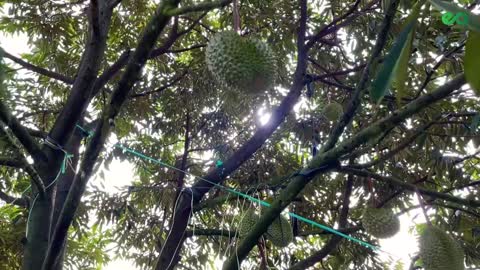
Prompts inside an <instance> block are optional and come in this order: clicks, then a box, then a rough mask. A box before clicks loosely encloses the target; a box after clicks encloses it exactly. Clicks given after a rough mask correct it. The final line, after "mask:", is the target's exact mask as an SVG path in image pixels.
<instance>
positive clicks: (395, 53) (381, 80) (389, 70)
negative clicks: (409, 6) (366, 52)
mask: <svg viewBox="0 0 480 270" xmlns="http://www.w3.org/2000/svg"><path fill="white" fill-rule="evenodd" d="M415 22H416V20H412V21H410V22H409V23H408V24H407V25H406V26H405V27H404V28H403V30H402V32H400V35H399V36H398V38H397V40H395V44H393V47H392V49H391V50H390V52H389V53H388V55H387V56H386V57H385V61H384V62H383V64H382V67H381V69H380V71H379V72H378V73H377V76H376V78H375V80H374V81H373V83H372V87H371V88H370V97H371V98H372V99H373V100H374V101H375V102H376V103H377V104H378V103H380V101H381V100H382V98H383V96H385V93H386V92H387V89H388V87H390V84H391V83H392V79H393V76H394V75H395V73H394V69H395V67H396V66H397V64H398V62H399V59H400V54H401V52H402V50H403V48H404V47H405V46H406V44H407V40H408V35H409V34H410V32H411V30H412V28H413V26H414V24H415Z"/></svg>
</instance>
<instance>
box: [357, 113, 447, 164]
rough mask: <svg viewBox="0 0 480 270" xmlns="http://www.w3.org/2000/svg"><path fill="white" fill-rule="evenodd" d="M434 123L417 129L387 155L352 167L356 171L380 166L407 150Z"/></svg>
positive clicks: (432, 122)
mask: <svg viewBox="0 0 480 270" xmlns="http://www.w3.org/2000/svg"><path fill="white" fill-rule="evenodd" d="M439 117H440V116H439ZM434 123H435V122H434V121H431V122H429V123H427V124H425V125H423V126H421V127H419V128H418V129H416V130H415V131H414V133H413V134H412V135H411V136H410V137H408V138H407V139H405V140H403V142H402V143H400V144H399V145H398V146H397V147H395V148H394V149H392V150H390V151H388V153H386V154H385V155H383V156H380V157H379V158H378V159H376V160H373V161H370V162H367V163H365V164H359V165H353V166H352V167H354V168H357V169H363V168H368V167H372V166H375V165H377V164H380V163H382V162H384V161H386V160H388V159H389V158H391V157H393V156H395V155H396V154H398V153H399V152H401V151H402V150H403V149H405V148H407V147H408V146H409V145H410V144H411V143H412V142H413V141H415V139H417V138H418V137H419V136H420V135H422V134H424V133H425V131H426V130H427V129H428V128H429V127H431V126H432V125H433V124H434Z"/></svg>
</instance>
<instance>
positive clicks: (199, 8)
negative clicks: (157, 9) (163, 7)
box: [167, 0, 232, 17]
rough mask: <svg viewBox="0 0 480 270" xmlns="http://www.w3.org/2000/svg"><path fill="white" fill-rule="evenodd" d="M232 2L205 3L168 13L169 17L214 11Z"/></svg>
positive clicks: (225, 0) (223, 0) (228, 0)
mask: <svg viewBox="0 0 480 270" xmlns="http://www.w3.org/2000/svg"><path fill="white" fill-rule="evenodd" d="M231 2H232V0H222V1H215V2H205V3H200V4H197V5H194V6H186V7H177V8H174V9H171V10H169V11H168V14H167V15H168V16H172V17H173V16H178V15H183V14H186V13H189V12H199V11H206V10H212V9H214V8H221V7H224V6H226V5H228V4H230V3H231Z"/></svg>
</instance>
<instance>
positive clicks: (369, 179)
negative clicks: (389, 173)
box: [367, 178, 378, 208]
mask: <svg viewBox="0 0 480 270" xmlns="http://www.w3.org/2000/svg"><path fill="white" fill-rule="evenodd" d="M367 182H368V191H370V193H371V194H372V197H371V203H372V205H373V207H375V208H377V205H378V201H377V198H376V196H375V192H374V191H373V181H372V178H368V180H367Z"/></svg>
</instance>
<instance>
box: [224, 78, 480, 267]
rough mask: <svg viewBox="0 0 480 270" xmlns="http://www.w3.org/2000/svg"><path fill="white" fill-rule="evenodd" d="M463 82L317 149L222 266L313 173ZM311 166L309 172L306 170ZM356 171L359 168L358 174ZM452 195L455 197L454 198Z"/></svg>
mask: <svg viewBox="0 0 480 270" xmlns="http://www.w3.org/2000/svg"><path fill="white" fill-rule="evenodd" d="M465 83H466V81H465V76H464V75H463V73H462V74H460V75H458V76H457V77H455V78H454V79H453V80H452V81H449V82H447V83H446V84H444V85H443V86H441V87H439V88H437V90H435V91H433V92H431V93H429V94H428V95H425V96H422V97H420V98H418V99H416V100H414V101H412V102H411V103H410V104H408V105H406V106H405V107H404V108H403V109H402V110H397V111H395V112H393V113H392V115H390V116H389V117H386V118H383V119H380V120H378V121H377V122H375V123H373V124H372V125H371V126H369V127H367V128H365V129H363V130H361V131H360V132H358V133H357V134H356V135H355V136H353V137H352V138H350V139H347V140H345V141H343V142H341V143H340V144H338V145H337V146H336V147H335V148H332V149H330V150H328V151H327V152H321V153H319V154H317V155H316V156H315V157H314V158H313V159H312V161H311V162H310V163H309V164H308V166H307V167H306V168H304V169H303V170H301V172H300V173H299V174H298V175H297V176H295V177H293V178H292V179H291V181H290V183H289V184H288V186H287V187H286V188H285V189H283V190H282V192H281V193H280V194H279V195H278V197H277V199H276V200H275V201H274V202H273V203H272V204H271V205H270V207H269V208H268V209H266V211H265V213H264V214H263V215H262V216H261V217H260V219H259V220H258V222H257V223H256V224H255V226H253V228H252V229H251V230H250V233H249V234H248V235H247V236H245V238H244V240H243V241H242V242H241V243H240V244H239V245H238V247H237V250H236V254H235V255H236V257H230V258H229V259H228V260H227V262H226V264H225V265H224V269H228V270H230V269H237V266H238V265H237V261H240V262H241V261H242V260H243V259H244V258H245V257H246V256H247V254H248V253H249V252H250V250H251V249H252V248H253V246H254V244H255V243H256V242H255V241H256V240H257V239H258V238H259V237H260V236H261V235H262V234H263V233H264V232H265V231H266V230H267V228H268V227H269V226H270V224H272V222H273V221H274V220H275V219H276V218H277V217H278V215H279V214H280V213H281V212H282V210H283V209H285V207H287V206H288V205H289V204H290V203H291V202H292V200H293V199H295V198H296V197H297V196H298V194H299V193H300V192H301V191H302V190H303V188H304V187H305V186H306V185H307V184H308V183H309V182H310V180H311V179H312V178H313V177H314V176H315V175H317V174H319V173H323V172H325V170H328V169H331V168H336V167H338V165H335V164H338V159H340V158H341V157H342V156H343V155H346V154H348V153H350V152H351V151H352V150H353V149H355V148H357V147H358V146H360V145H362V144H364V143H367V142H368V141H370V140H372V138H375V137H376V136H377V135H379V134H381V133H382V132H383V131H385V130H388V129H389V128H392V127H394V126H396V125H398V124H400V123H401V122H403V121H404V120H405V119H406V118H408V117H410V116H412V115H414V114H415V113H418V112H420V111H421V110H423V109H425V108H426V107H428V106H429V105H431V104H433V103H434V102H436V101H438V100H440V99H443V98H445V97H447V96H448V95H449V94H450V93H452V92H453V91H455V90H456V89H458V88H460V87H461V86H462V85H464V84H465ZM343 168H344V167H342V170H343ZM319 169H322V170H319ZM312 170H313V173H310V172H311V171H312ZM338 170H339V169H338V168H337V171H338ZM357 171H358V172H359V173H358V174H357ZM345 172H346V173H353V174H356V175H362V174H360V173H362V172H363V171H361V170H355V171H352V170H351V169H349V170H348V171H346V170H345ZM354 172H355V173H354ZM442 195H443V194H442ZM449 197H450V196H449ZM455 199H456V200H457V201H458V199H457V198H455ZM472 203H474V202H472ZM474 204H475V203H474Z"/></svg>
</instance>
